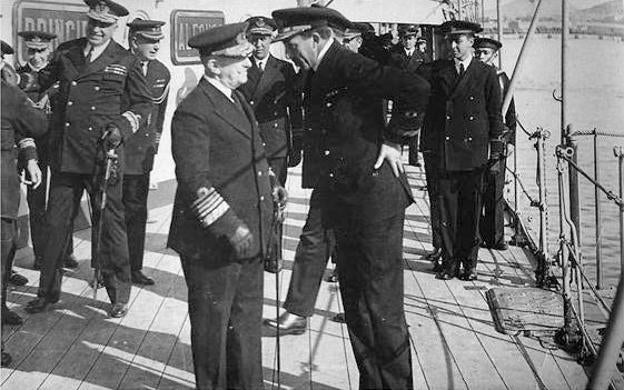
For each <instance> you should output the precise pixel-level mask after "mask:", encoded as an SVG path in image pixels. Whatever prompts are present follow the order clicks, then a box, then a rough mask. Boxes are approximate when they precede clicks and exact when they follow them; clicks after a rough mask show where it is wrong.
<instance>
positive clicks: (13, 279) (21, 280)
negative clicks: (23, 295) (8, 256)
mask: <svg viewBox="0 0 624 390" xmlns="http://www.w3.org/2000/svg"><path fill="white" fill-rule="evenodd" d="M9 283H11V284H12V285H14V286H23V285H25V284H26V283H28V278H26V277H25V276H22V275H20V274H18V273H17V272H15V271H13V270H12V271H11V275H10V276H9Z"/></svg>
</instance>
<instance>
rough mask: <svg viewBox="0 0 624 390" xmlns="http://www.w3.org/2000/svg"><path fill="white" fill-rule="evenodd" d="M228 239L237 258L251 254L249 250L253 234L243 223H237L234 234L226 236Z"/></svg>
mask: <svg viewBox="0 0 624 390" xmlns="http://www.w3.org/2000/svg"><path fill="white" fill-rule="evenodd" d="M228 239H229V241H230V244H232V247H233V248H234V252H235V253H236V257H237V258H239V259H244V258H246V257H249V256H250V255H251V253H250V250H251V245H252V243H253V235H252V234H251V232H250V231H249V228H248V227H247V226H246V225H245V224H244V223H243V224H240V225H238V227H237V228H236V231H235V232H234V234H233V235H232V236H231V237H228Z"/></svg>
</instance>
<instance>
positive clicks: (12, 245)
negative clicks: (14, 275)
mask: <svg viewBox="0 0 624 390" xmlns="http://www.w3.org/2000/svg"><path fill="white" fill-rule="evenodd" d="M0 237H1V239H2V245H1V251H2V254H1V256H2V257H1V258H0V260H1V261H0V272H1V275H0V281H1V283H2V285H1V286H0V287H1V288H2V307H3V308H4V307H5V306H6V299H7V282H8V278H9V272H10V271H11V266H12V263H13V258H14V257H15V249H16V240H17V222H16V220H15V219H11V218H2V223H1V225H0Z"/></svg>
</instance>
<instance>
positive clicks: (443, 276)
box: [435, 261, 459, 280]
mask: <svg viewBox="0 0 624 390" xmlns="http://www.w3.org/2000/svg"><path fill="white" fill-rule="evenodd" d="M435 277H436V279H440V280H451V279H453V278H457V277H459V263H458V262H456V261H446V262H444V263H442V269H441V270H440V271H439V272H438V273H437V274H436V276H435Z"/></svg>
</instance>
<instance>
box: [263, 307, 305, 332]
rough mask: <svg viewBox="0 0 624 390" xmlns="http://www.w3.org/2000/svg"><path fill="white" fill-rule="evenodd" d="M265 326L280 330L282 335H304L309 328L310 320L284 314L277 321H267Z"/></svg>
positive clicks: (287, 313)
mask: <svg viewBox="0 0 624 390" xmlns="http://www.w3.org/2000/svg"><path fill="white" fill-rule="evenodd" d="M264 323H265V325H267V326H268V327H270V328H273V329H276V330H277V329H279V332H280V335H288V334H293V335H297V334H303V333H304V332H305V330H306V327H307V326H308V319H307V318H305V317H301V316H298V315H296V314H292V313H289V312H284V313H283V314H282V315H281V316H279V318H278V319H277V321H276V320H265V321H264Z"/></svg>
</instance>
